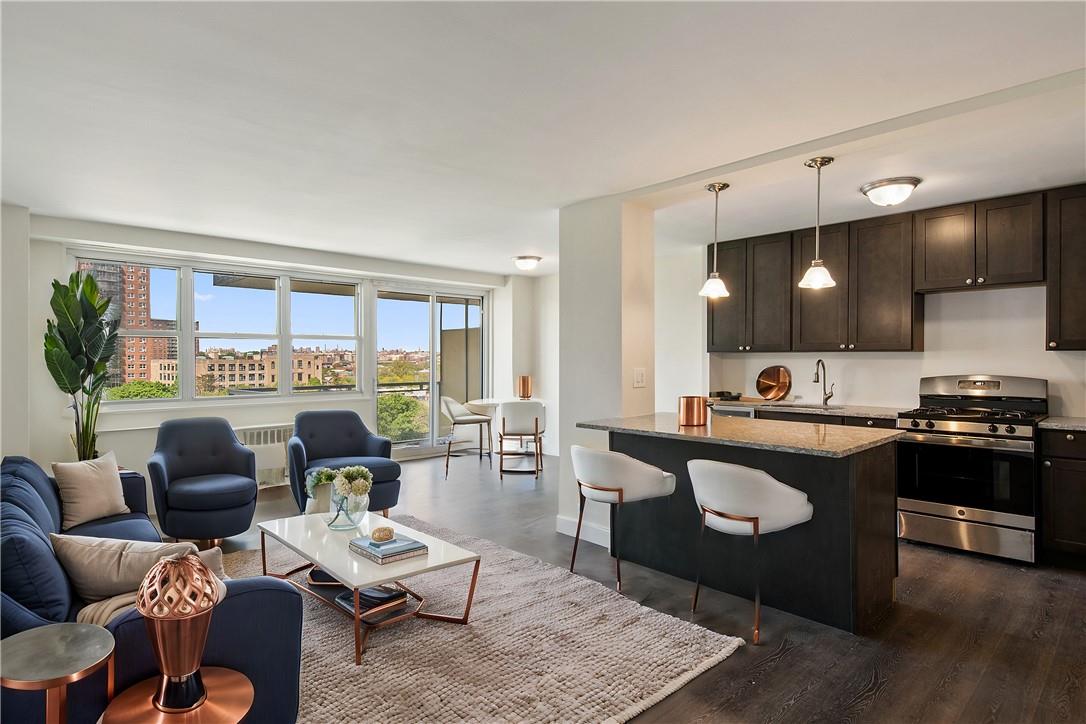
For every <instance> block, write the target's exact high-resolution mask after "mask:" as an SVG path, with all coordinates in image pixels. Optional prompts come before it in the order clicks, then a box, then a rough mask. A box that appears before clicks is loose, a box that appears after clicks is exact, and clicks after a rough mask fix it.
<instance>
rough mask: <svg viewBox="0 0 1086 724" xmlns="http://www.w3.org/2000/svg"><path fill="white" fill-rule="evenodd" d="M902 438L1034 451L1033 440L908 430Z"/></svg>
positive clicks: (928, 443) (987, 448) (923, 441)
mask: <svg viewBox="0 0 1086 724" xmlns="http://www.w3.org/2000/svg"><path fill="white" fill-rule="evenodd" d="M901 439H902V440H903V441H905V442H919V443H924V444H925V445H951V446H956V447H980V448H984V449H986V450H1001V451H1004V452H1016V453H1031V452H1033V441H1032V440H997V439H994V438H990V437H968V436H965V435H928V434H927V433H923V432H907V433H905V436H904V437H902V438H901Z"/></svg>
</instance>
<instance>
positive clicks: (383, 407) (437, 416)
mask: <svg viewBox="0 0 1086 724" xmlns="http://www.w3.org/2000/svg"><path fill="white" fill-rule="evenodd" d="M482 310H483V300H482V298H481V297H469V296H458V295H457V296H453V295H448V294H439V293H436V292H429V291H423V290H417V291H416V290H405V291H401V290H392V289H379V290H378V291H377V316H376V322H377V334H376V338H377V432H378V434H380V435H384V436H385V437H388V438H389V439H391V440H392V441H393V443H394V444H395V445H397V446H398V447H417V448H426V447H435V446H437V445H439V444H441V443H442V442H444V440H445V438H446V436H447V435H449V434H450V432H451V429H452V425H451V421H450V420H449V419H448V418H447V417H446V416H445V415H443V414H442V412H441V405H440V404H439V400H440V398H441V396H442V395H445V396H448V397H451V398H453V399H455V400H456V401H457V402H461V403H463V402H467V401H469V400H474V399H477V398H479V397H482V396H483V391H484V384H483V380H484V365H483V359H484V354H483V350H484V347H483V333H482V330H483V325H482V320H483V312H482Z"/></svg>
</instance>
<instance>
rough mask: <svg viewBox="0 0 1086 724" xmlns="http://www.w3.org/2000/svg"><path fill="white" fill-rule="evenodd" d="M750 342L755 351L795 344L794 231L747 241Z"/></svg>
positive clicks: (789, 347)
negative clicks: (793, 298)
mask: <svg viewBox="0 0 1086 724" xmlns="http://www.w3.org/2000/svg"><path fill="white" fill-rule="evenodd" d="M747 300H748V301H747V305H748V306H747V309H748V311H747V339H748V342H747V344H749V345H750V351H753V352H787V351H788V350H790V349H791V348H792V235H791V234H790V233H788V232H785V233H782V234H770V235H769V236H760V237H758V238H756V239H751V240H750V241H749V242H747Z"/></svg>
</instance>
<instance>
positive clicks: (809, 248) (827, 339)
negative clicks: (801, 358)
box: [792, 224, 849, 352]
mask: <svg viewBox="0 0 1086 724" xmlns="http://www.w3.org/2000/svg"><path fill="white" fill-rule="evenodd" d="M820 236H821V241H820V247H821V248H820V252H821V254H822V261H823V262H825V264H826V268H827V269H829V270H830V273H831V274H832V275H833V278H834V281H836V282H837V286H835V287H830V288H829V289H799V288H798V287H797V288H796V289H795V290H793V292H792V349H793V350H795V351H796V352H831V351H837V350H843V349H845V348H846V346H847V345H848V293H849V284H848V224H834V225H832V226H825V227H823V228H822V229H821V233H820ZM814 253H815V238H814V229H813V228H811V229H804V230H803V231H797V232H794V233H793V234H792V280H793V282H794V283H796V284H798V283H799V280H800V279H801V278H802V277H803V274H804V272H806V271H807V267H809V266H810V265H811V260H812V259H814Z"/></svg>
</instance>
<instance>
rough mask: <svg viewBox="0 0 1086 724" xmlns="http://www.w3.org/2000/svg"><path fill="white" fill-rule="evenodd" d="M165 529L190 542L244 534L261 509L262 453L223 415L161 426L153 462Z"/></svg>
mask: <svg viewBox="0 0 1086 724" xmlns="http://www.w3.org/2000/svg"><path fill="white" fill-rule="evenodd" d="M147 472H148V474H149V475H150V476H151V491H152V492H153V493H154V496H155V512H157V513H158V523H159V525H161V526H162V532H163V533H165V534H166V535H168V536H173V537H174V538H178V539H188V540H208V539H215V538H229V537H230V536H232V535H238V534H239V533H244V532H245V531H246V530H248V529H249V525H250V524H252V522H253V514H254V513H255V512H256V492H257V482H256V453H254V452H253V451H252V450H250V449H249V448H247V447H245V446H244V445H242V444H241V442H239V441H238V438H237V435H235V434H234V428H232V427H231V426H230V423H229V422H227V421H226V420H224V419H223V418H221V417H190V418H184V419H180V420H167V421H166V422H164V423H162V424H161V425H159V428H158V439H157V441H156V442H155V452H154V454H153V455H152V456H151V459H150V460H148V461H147Z"/></svg>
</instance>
